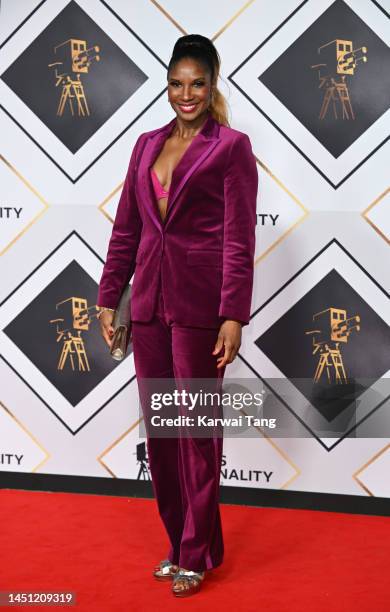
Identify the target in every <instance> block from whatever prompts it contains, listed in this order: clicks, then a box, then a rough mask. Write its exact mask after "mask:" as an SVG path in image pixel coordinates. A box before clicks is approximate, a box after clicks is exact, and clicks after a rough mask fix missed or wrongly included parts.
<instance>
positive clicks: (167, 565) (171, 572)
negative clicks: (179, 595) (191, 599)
mask: <svg viewBox="0 0 390 612" xmlns="http://www.w3.org/2000/svg"><path fill="white" fill-rule="evenodd" d="M178 570H179V566H178V565H174V563H172V562H171V561H170V560H169V559H163V560H162V561H160V563H159V564H158V565H156V567H155V568H154V571H153V576H154V577H155V578H156V580H172V578H173V577H174V576H175V574H176V572H177V571H178Z"/></svg>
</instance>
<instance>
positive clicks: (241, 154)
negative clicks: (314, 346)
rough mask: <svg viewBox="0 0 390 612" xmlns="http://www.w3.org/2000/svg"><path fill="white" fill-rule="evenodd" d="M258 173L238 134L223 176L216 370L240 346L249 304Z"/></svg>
mask: <svg viewBox="0 0 390 612" xmlns="http://www.w3.org/2000/svg"><path fill="white" fill-rule="evenodd" d="M257 189H258V174H257V165H256V160H255V157H254V155H253V152H252V147H251V143H250V140H249V137H248V136H247V135H246V134H244V133H240V134H239V135H238V137H237V138H236V139H235V140H234V141H233V143H232V146H231V148H230V154H229V158H228V163H227V168H226V172H225V177H224V196H225V219H224V245H223V282H222V290H221V304H220V308H219V315H220V316H222V317H224V318H225V321H224V322H223V323H222V325H221V327H220V329H219V333H218V338H217V342H216V344H215V348H214V350H213V352H212V354H213V355H218V354H219V353H220V351H222V349H223V355H222V357H218V358H217V362H218V363H217V368H222V367H224V366H226V365H227V364H229V363H231V362H232V361H233V360H234V358H235V357H236V355H237V353H238V350H239V348H240V346H241V329H242V327H243V326H244V325H248V323H249V316H250V306H251V301H252V287H253V267H254V263H253V260H254V255H255V240H256V238H255V231H256V201H257Z"/></svg>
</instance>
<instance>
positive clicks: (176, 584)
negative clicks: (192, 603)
mask: <svg viewBox="0 0 390 612" xmlns="http://www.w3.org/2000/svg"><path fill="white" fill-rule="evenodd" d="M204 574H205V573H204V572H192V571H190V570H185V569H183V568H182V567H181V568H180V569H179V571H178V572H177V573H176V574H175V576H174V578H173V584H172V593H173V594H174V595H176V597H188V596H189V595H194V594H195V593H197V592H198V591H200V588H201V586H202V581H203V579H204Z"/></svg>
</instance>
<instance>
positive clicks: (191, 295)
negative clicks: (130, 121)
mask: <svg viewBox="0 0 390 612" xmlns="http://www.w3.org/2000/svg"><path fill="white" fill-rule="evenodd" d="M175 123H176V117H175V118H174V119H172V120H171V121H170V122H169V123H167V124H166V125H164V126H163V127H160V128H158V129H155V130H152V131H150V132H144V133H143V134H141V135H140V136H139V137H138V139H137V142H136V144H135V146H134V148H133V151H132V155H131V159H130V163H129V166H128V171H127V175H126V179H125V182H124V186H123V190H122V193H121V196H120V200H119V204H118V210H117V213H116V217H115V222H114V226H113V229H112V234H111V238H110V241H109V246H108V252H107V258H106V263H105V266H104V269H103V274H102V277H101V280H100V284H99V290H98V297H97V303H98V305H99V306H107V307H109V308H116V306H117V304H118V301H119V298H120V294H121V291H122V289H123V288H124V286H125V285H126V283H128V282H129V281H130V279H131V277H132V276H133V274H134V278H133V281H132V296H131V318H132V319H133V320H134V321H144V322H147V321H150V320H151V318H152V317H153V314H154V311H155V307H156V299H157V290H158V281H159V275H160V273H161V282H162V290H163V296H164V302H165V308H166V310H167V312H168V313H169V314H170V315H171V317H172V319H173V320H174V321H175V322H176V323H178V324H181V325H189V326H197V327H219V326H220V325H221V323H222V322H223V321H224V320H225V319H236V320H239V321H241V322H242V323H243V325H247V324H248V323H249V316H250V307H251V298H252V286H253V267H254V250H255V227H256V199H257V189H258V173H257V164H256V160H255V157H254V155H253V152H252V148H251V143H250V140H249V137H248V136H247V135H246V134H245V133H244V132H240V131H239V130H236V129H233V128H230V127H226V126H224V125H221V124H220V123H218V122H217V121H216V120H215V119H214V118H213V116H212V115H211V113H210V112H208V117H207V119H206V122H205V123H204V125H203V127H202V129H201V131H200V132H199V133H198V134H197V135H196V136H195V137H194V139H193V140H192V142H191V144H190V145H189V147H188V148H187V150H186V151H185V153H184V155H183V157H182V158H181V160H180V162H179V164H178V165H177V166H176V168H175V170H174V172H173V176H172V181H171V185H170V190H169V197H168V206H167V215H166V218H165V222H163V221H162V220H161V217H160V214H159V210H158V205H157V201H156V199H155V194H154V192H153V185H152V179H151V176H150V166H152V165H153V163H154V161H155V160H156V158H157V156H158V154H159V153H160V151H161V149H162V147H163V144H164V141H165V139H166V138H167V137H168V135H169V134H170V133H171V131H172V130H173V128H174V126H175Z"/></svg>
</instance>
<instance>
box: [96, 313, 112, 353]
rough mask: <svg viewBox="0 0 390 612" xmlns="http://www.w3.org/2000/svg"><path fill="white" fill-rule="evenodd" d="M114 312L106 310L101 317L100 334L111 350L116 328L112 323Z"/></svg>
mask: <svg viewBox="0 0 390 612" xmlns="http://www.w3.org/2000/svg"><path fill="white" fill-rule="evenodd" d="M114 314H115V313H114V312H112V311H111V310H104V311H103V312H102V314H101V315H100V317H99V323H100V333H101V335H102V336H103V338H104V340H105V341H106V343H107V345H108V347H109V348H111V341H112V337H113V335H114V328H113V326H112V322H113V320H114Z"/></svg>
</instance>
